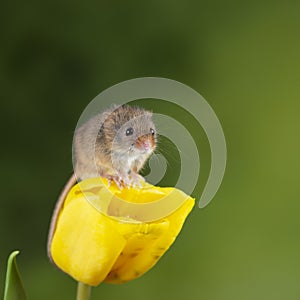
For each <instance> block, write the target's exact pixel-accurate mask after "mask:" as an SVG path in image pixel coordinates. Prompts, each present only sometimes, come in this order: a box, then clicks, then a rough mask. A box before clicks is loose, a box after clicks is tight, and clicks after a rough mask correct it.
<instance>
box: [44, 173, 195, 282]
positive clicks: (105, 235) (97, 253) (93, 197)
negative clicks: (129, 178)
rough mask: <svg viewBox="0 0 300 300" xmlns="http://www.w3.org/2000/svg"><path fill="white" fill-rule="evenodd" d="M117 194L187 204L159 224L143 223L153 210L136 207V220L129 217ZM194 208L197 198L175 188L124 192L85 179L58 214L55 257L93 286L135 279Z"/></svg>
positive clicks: (145, 200) (129, 198) (53, 244)
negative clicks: (113, 196) (169, 198)
mask: <svg viewBox="0 0 300 300" xmlns="http://www.w3.org/2000/svg"><path fill="white" fill-rule="evenodd" d="M112 194H113V195H118V197H119V198H121V199H124V200H126V201H127V202H131V203H150V204H151V203H152V202H153V203H154V202H155V201H157V200H159V199H161V198H162V199H163V198H164V197H168V196H170V197H172V198H173V199H174V202H176V201H182V200H183V204H182V205H181V206H180V207H179V208H178V209H177V210H176V211H174V212H173V213H171V214H170V215H168V216H164V217H163V218H161V219H160V220H156V221H152V222H142V221H141V220H143V219H145V216H147V215H148V217H149V216H150V215H151V212H147V211H145V210H143V209H137V210H136V211H135V212H134V214H133V215H134V216H135V219H132V217H128V216H127V215H126V214H127V213H130V211H129V208H130V207H129V206H128V204H125V205H123V207H121V208H120V207H119V206H118V205H119V202H118V200H116V198H112ZM86 198H88V199H89V201H90V202H92V203H93V205H94V206H96V207H98V208H100V209H101V211H102V212H104V213H100V212H99V210H97V209H95V207H94V206H93V205H91V203H90V202H89V201H87V200H86ZM100 199H101V200H102V201H101V204H99V203H100ZM105 199H106V200H107V199H109V201H106V202H105ZM114 201H115V202H114ZM129 204H130V203H129ZM193 205H194V199H192V198H190V197H188V196H187V195H185V194H184V193H183V192H181V191H179V190H176V189H175V188H160V187H155V186H152V185H149V184H144V185H143V187H142V188H140V189H134V188H130V189H123V190H122V191H120V190H119V189H118V188H117V187H116V186H114V185H112V186H111V187H109V188H107V182H105V188H99V180H98V179H87V180H84V181H82V182H80V184H77V185H76V186H74V187H73V188H72V190H71V191H70V192H69V194H68V196H67V198H66V200H65V202H64V205H63V207H62V208H61V210H60V212H59V215H58V217H57V220H56V227H55V231H54V233H53V237H52V241H51V245H50V254H51V258H52V259H53V261H54V262H55V264H56V265H57V266H58V267H59V268H60V269H62V270H63V271H64V272H66V273H68V274H69V275H71V276H72V277H73V278H74V279H76V280H77V281H81V282H84V283H86V284H89V285H98V284H99V283H100V282H102V281H106V282H110V283H122V282H126V281H129V280H132V279H134V278H137V277H139V276H141V275H142V274H144V273H145V272H146V271H148V270H149V269H150V268H151V267H152V266H153V265H154V264H155V263H156V262H157V261H158V259H159V258H160V257H161V256H162V255H163V254H164V253H165V251H166V250H167V249H168V248H169V247H170V246H171V245H172V243H173V242H174V240H175V238H176V236H177V235H178V234H179V232H180V230H181V228H182V225H183V223H184V221H185V219H186V217H187V215H188V214H189V212H190V211H191V209H192V207H193ZM105 213H106V214H109V213H110V214H112V217H110V216H107V215H105ZM123 213H125V215H122V214H123ZM126 216H127V217H126Z"/></svg>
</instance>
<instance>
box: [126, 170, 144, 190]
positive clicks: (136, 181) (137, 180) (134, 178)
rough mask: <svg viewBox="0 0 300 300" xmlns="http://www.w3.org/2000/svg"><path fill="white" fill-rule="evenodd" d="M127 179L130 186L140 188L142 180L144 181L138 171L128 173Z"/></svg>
mask: <svg viewBox="0 0 300 300" xmlns="http://www.w3.org/2000/svg"><path fill="white" fill-rule="evenodd" d="M129 180H130V186H132V187H140V188H141V187H142V182H144V181H145V179H144V177H143V176H141V175H140V174H138V173H133V172H132V173H131V174H130V178H129Z"/></svg>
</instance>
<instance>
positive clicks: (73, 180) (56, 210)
mask: <svg viewBox="0 0 300 300" xmlns="http://www.w3.org/2000/svg"><path fill="white" fill-rule="evenodd" d="M76 183H77V178H76V176H75V174H74V173H73V174H72V175H71V177H70V178H69V180H68V182H67V183H66V184H65V186H64V188H63V189H62V191H61V193H60V195H59V197H58V199H57V202H56V204H55V208H54V211H53V214H52V218H51V223H50V228H49V234H48V243H47V252H48V257H49V259H50V260H51V261H52V257H51V251H50V250H51V249H50V247H51V242H52V238H53V234H54V231H55V228H56V220H57V217H58V214H59V212H60V210H61V207H62V205H63V204H64V201H65V198H66V197H67V195H68V193H69V191H70V190H71V188H72V187H73V186H74V185H75V184H76Z"/></svg>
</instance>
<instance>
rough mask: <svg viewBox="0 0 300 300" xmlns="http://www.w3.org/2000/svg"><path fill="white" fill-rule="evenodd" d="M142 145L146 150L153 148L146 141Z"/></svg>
mask: <svg viewBox="0 0 300 300" xmlns="http://www.w3.org/2000/svg"><path fill="white" fill-rule="evenodd" d="M142 145H143V147H144V148H145V149H146V150H148V149H150V147H151V145H150V143H149V141H144V142H143V144H142Z"/></svg>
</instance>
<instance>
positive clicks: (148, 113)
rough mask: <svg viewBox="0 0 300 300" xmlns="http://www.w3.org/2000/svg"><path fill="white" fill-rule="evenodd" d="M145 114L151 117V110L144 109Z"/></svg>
mask: <svg viewBox="0 0 300 300" xmlns="http://www.w3.org/2000/svg"><path fill="white" fill-rule="evenodd" d="M145 115H146V116H149V117H152V115H153V113H152V110H145Z"/></svg>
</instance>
